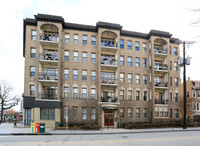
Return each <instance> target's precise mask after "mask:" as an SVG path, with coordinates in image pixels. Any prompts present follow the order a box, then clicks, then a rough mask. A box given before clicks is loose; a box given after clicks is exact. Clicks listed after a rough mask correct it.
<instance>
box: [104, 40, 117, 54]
mask: <svg viewBox="0 0 200 146" xmlns="http://www.w3.org/2000/svg"><path fill="white" fill-rule="evenodd" d="M101 50H102V51H110V52H117V43H116V42H115V41H114V40H109V39H101Z"/></svg>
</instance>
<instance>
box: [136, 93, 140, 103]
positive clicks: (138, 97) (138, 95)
mask: <svg viewBox="0 0 200 146" xmlns="http://www.w3.org/2000/svg"><path fill="white" fill-rule="evenodd" d="M135 97H136V101H140V91H136V93H135Z"/></svg>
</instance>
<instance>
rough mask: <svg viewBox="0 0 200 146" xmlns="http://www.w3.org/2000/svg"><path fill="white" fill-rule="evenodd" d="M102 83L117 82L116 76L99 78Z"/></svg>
mask: <svg viewBox="0 0 200 146" xmlns="http://www.w3.org/2000/svg"><path fill="white" fill-rule="evenodd" d="M101 83H102V84H117V78H101Z"/></svg>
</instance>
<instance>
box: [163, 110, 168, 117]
mask: <svg viewBox="0 0 200 146" xmlns="http://www.w3.org/2000/svg"><path fill="white" fill-rule="evenodd" d="M164 117H168V109H167V108H164Z"/></svg>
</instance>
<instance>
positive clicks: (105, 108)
mask: <svg viewBox="0 0 200 146" xmlns="http://www.w3.org/2000/svg"><path fill="white" fill-rule="evenodd" d="M102 108H103V109H104V110H118V109H119V107H102Z"/></svg>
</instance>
